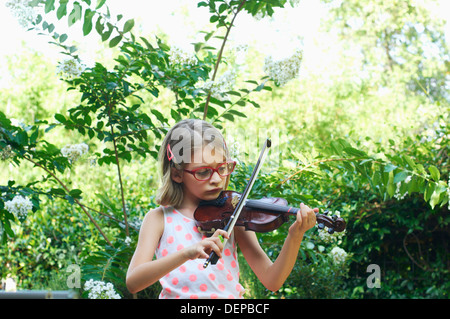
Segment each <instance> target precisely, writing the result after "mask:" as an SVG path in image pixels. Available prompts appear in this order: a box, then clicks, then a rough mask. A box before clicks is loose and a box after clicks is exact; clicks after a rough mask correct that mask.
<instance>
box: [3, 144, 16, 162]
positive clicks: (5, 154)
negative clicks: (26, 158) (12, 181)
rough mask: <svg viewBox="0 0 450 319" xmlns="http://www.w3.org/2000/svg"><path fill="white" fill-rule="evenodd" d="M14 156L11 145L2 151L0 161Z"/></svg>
mask: <svg viewBox="0 0 450 319" xmlns="http://www.w3.org/2000/svg"><path fill="white" fill-rule="evenodd" d="M13 156H14V152H13V151H12V148H11V145H6V146H5V147H4V148H3V149H1V150H0V159H1V160H3V161H5V160H7V159H8V158H11V157H13Z"/></svg>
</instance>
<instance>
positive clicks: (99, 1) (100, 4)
mask: <svg viewBox="0 0 450 319" xmlns="http://www.w3.org/2000/svg"><path fill="white" fill-rule="evenodd" d="M105 2H106V0H97V6H96V7H95V9H100V8H101V7H102V6H103V5H104V4H105Z"/></svg>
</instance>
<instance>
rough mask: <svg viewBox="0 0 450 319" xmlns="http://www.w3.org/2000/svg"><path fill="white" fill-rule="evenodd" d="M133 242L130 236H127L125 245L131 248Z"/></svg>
mask: <svg viewBox="0 0 450 319" xmlns="http://www.w3.org/2000/svg"><path fill="white" fill-rule="evenodd" d="M131 242H132V240H131V238H130V237H129V236H127V237H126V238H125V245H127V246H130V244H131Z"/></svg>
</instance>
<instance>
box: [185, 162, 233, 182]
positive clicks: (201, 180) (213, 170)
mask: <svg viewBox="0 0 450 319" xmlns="http://www.w3.org/2000/svg"><path fill="white" fill-rule="evenodd" d="M230 163H231V164H233V168H232V169H231V172H230V173H228V174H227V175H222V174H220V173H219V168H220V167H222V166H223V165H226V164H230ZM235 167H236V161H229V162H224V163H222V164H220V165H219V166H217V168H212V167H211V166H202V167H198V168H195V169H193V170H188V169H184V171H185V172H188V173H189V174H192V176H194V178H195V179H196V180H198V181H199V182H205V181H209V180H210V179H211V178H212V176H213V175H214V172H217V174H219V176H220V177H227V176H228V175H230V174H231V173H233V171H234V168H235ZM205 168H209V169H211V170H212V173H211V176H209V177H208V178H207V179H198V178H197V177H195V172H197V171H199V170H201V169H205Z"/></svg>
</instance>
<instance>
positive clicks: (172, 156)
mask: <svg viewBox="0 0 450 319" xmlns="http://www.w3.org/2000/svg"><path fill="white" fill-rule="evenodd" d="M166 153H167V158H168V159H169V162H170V161H171V160H172V158H174V157H175V155H173V153H172V150H171V148H170V144H167V152H166ZM169 154H170V155H169Z"/></svg>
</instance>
